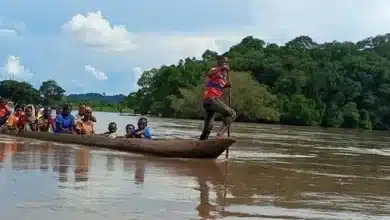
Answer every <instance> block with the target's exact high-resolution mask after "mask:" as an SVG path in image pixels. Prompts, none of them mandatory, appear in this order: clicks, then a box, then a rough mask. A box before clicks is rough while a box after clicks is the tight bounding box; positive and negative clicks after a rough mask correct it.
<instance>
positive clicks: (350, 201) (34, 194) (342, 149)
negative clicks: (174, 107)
mask: <svg viewBox="0 0 390 220" xmlns="http://www.w3.org/2000/svg"><path fill="white" fill-rule="evenodd" d="M96 116H97V118H98V130H99V131H100V132H103V131H104V130H105V129H106V126H107V124H108V123H109V122H110V120H112V121H116V122H117V123H118V125H119V126H120V128H121V131H122V132H123V130H124V129H123V128H124V126H125V125H126V124H127V123H134V124H135V122H136V118H135V117H126V116H119V115H118V114H114V113H96ZM149 120H150V121H151V122H150V126H151V127H152V129H153V132H154V133H155V134H156V135H158V137H160V138H168V137H175V138H190V137H195V136H197V135H198V134H199V131H200V128H201V126H202V125H201V122H200V121H190V120H175V119H161V118H154V119H153V118H150V119H149ZM388 136H389V133H387V132H373V131H357V130H343V129H321V128H312V127H289V126H280V125H259V124H238V123H237V124H234V125H233V127H232V137H233V138H235V139H237V143H235V144H234V145H233V146H232V148H231V149H230V152H229V157H230V159H229V161H228V163H227V166H226V163H225V161H224V157H225V155H221V157H220V158H218V159H217V160H216V161H215V162H213V161H202V160H178V159H161V158H155V157H150V156H142V155H135V154H128V153H121V152H116V151H110V150H103V149H88V148H84V147H82V146H72V145H61V144H57V143H47V142H41V141H32V140H26V139H17V138H13V137H7V136H0V195H1V197H0V219H1V220H3V219H4V220H8V219H9V220H30V219H31V220H32V219H39V220H52V219H55V220H69V219H93V220H100V219H102V220H103V219H104V220H107V219H113V220H114V219H115V220H122V219H124V220H125V219H126V220H128V219H169V220H173V219H179V220H182V219H183V220H184V219H273V220H274V219H329V220H330V219H335V220H336V219H337V220H339V219H340V220H345V219H353V220H354V219H362V220H368V219H375V220H379V219H390V160H389V158H390V143H389V142H390V138H389V137H388ZM226 171H227V172H226Z"/></svg>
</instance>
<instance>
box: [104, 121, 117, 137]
mask: <svg viewBox="0 0 390 220" xmlns="http://www.w3.org/2000/svg"><path fill="white" fill-rule="evenodd" d="M117 130H118V128H117V125H116V123H115V122H110V123H109V124H108V131H106V132H104V133H103V135H104V136H107V137H109V138H112V139H114V138H117V137H118V133H117V132H116V131H117Z"/></svg>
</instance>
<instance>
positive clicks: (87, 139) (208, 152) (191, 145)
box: [5, 131, 235, 159]
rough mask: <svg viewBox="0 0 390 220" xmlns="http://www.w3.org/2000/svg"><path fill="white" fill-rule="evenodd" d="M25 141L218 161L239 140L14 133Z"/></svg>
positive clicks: (32, 132)
mask: <svg viewBox="0 0 390 220" xmlns="http://www.w3.org/2000/svg"><path fill="white" fill-rule="evenodd" d="M5 135H11V136H16V137H22V138H32V139H37V140H42V141H53V142H59V143H67V144H77V145H87V146H93V147H101V148H107V149H112V150H118V151H125V152H131V153H141V154H149V155H154V156H159V157H174V158H197V159H215V158H217V157H218V156H220V155H221V154H222V153H223V152H224V151H225V150H227V149H228V148H229V147H230V146H231V145H232V144H233V143H235V140H232V139H222V140H207V141H200V140H147V139H110V138H107V137H104V136H98V135H94V136H87V135H73V134H53V133H46V132H35V131H31V132H19V133H14V134H12V133H10V134H5Z"/></svg>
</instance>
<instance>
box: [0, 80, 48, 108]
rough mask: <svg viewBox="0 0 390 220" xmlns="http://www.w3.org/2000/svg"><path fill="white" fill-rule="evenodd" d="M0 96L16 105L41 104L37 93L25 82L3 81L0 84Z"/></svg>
mask: <svg viewBox="0 0 390 220" xmlns="http://www.w3.org/2000/svg"><path fill="white" fill-rule="evenodd" d="M0 96H1V97H5V98H8V99H9V100H11V101H13V102H15V103H16V104H38V103H40V102H41V97H40V94H39V91H38V90H37V89H35V88H34V87H33V86H32V85H30V84H29V83H27V82H18V81H15V80H4V81H1V82H0Z"/></svg>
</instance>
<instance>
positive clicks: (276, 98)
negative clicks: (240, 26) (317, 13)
mask: <svg viewBox="0 0 390 220" xmlns="http://www.w3.org/2000/svg"><path fill="white" fill-rule="evenodd" d="M389 39H390V34H386V35H380V36H376V37H372V38H367V39H364V40H362V41H359V42H357V43H353V42H337V41H334V42H329V43H322V44H319V43H316V42H314V41H313V40H312V39H311V38H310V37H308V36H300V37H297V38H295V39H293V40H291V41H290V42H288V43H286V44H285V45H283V46H279V45H276V44H273V43H265V42H264V41H263V40H261V39H256V38H253V37H251V36H249V37H246V38H244V39H243V40H242V41H241V43H239V44H237V45H234V46H232V47H231V48H230V50H229V51H228V52H226V53H225V54H224V55H227V56H229V58H230V59H231V68H232V70H233V71H232V72H231V77H232V79H233V80H232V84H233V88H232V91H233V92H232V93H233V108H234V109H235V110H236V111H237V113H238V114H239V117H238V119H237V120H238V121H248V122H269V123H283V124H293V125H321V126H328V127H345V128H364V129H380V130H384V129H388V128H389V126H390V61H389V59H390V40H389ZM216 55H217V53H215V52H213V51H210V50H207V51H205V52H204V54H203V56H202V59H195V58H185V59H183V60H180V62H179V63H178V64H176V65H170V66H162V67H160V68H158V69H152V70H149V71H145V72H144V73H143V74H142V77H141V78H140V80H139V81H138V85H139V86H140V89H139V90H138V91H137V92H134V93H131V94H129V96H127V97H126V100H125V102H124V104H125V106H127V107H129V108H131V109H134V111H135V112H136V113H141V114H151V115H161V116H164V117H180V118H198V119H200V118H203V112H202V106H201V100H202V92H203V83H204V78H203V74H204V72H206V71H207V70H208V69H209V68H210V67H211V66H212V65H214V63H215V57H216Z"/></svg>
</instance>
